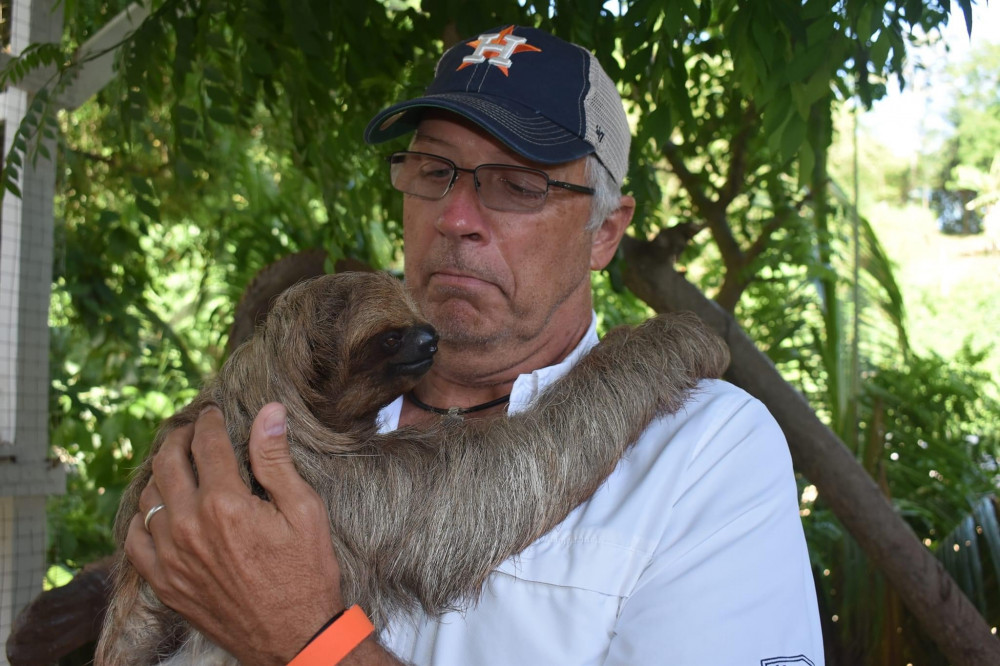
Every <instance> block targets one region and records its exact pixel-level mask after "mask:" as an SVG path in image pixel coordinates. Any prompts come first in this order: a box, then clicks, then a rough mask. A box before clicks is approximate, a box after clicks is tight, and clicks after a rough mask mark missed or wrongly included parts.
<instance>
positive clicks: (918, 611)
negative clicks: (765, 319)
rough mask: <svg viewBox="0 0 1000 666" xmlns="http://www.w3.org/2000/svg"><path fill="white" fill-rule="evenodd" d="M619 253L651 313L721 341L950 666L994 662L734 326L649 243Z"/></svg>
mask: <svg viewBox="0 0 1000 666" xmlns="http://www.w3.org/2000/svg"><path fill="white" fill-rule="evenodd" d="M623 246H624V250H625V257H626V261H625V270H624V278H625V284H626V285H627V286H628V287H629V289H631V290H632V292H633V293H635V294H636V296H638V297H639V298H641V299H642V300H644V301H645V302H646V303H647V304H649V306H650V307H652V308H653V309H654V310H656V311H657V312H670V311H677V310H690V311H693V312H695V313H696V314H697V315H698V316H699V317H701V318H702V319H703V320H704V321H705V322H706V323H707V324H708V325H710V326H711V327H712V328H713V329H715V330H716V331H717V332H718V333H719V334H720V335H722V337H723V338H724V339H725V340H726V343H727V344H728V345H729V348H730V350H731V352H732V358H733V361H732V364H731V365H730V368H729V371H728V372H727V379H729V380H730V381H732V382H733V383H734V384H736V385H737V386H740V387H741V388H743V389H744V390H746V391H747V392H748V393H750V394H751V395H753V396H754V397H756V398H757V399H759V400H760V401H761V402H763V403H764V404H765V405H766V406H767V408H768V409H769V410H770V411H771V413H772V414H773V415H774V417H775V419H777V421H778V424H779V425H780V426H781V429H782V430H783V431H784V433H785V437H786V438H787V439H788V446H789V449H790V450H791V453H792V459H793V461H794V463H795V467H796V468H797V469H798V470H799V471H800V472H802V473H803V474H804V475H805V476H806V478H808V479H809V481H810V482H811V483H813V484H814V485H815V486H816V488H817V490H818V491H819V493H820V495H821V496H822V497H823V498H824V500H825V501H826V502H827V503H828V504H829V506H830V507H831V508H832V509H833V512H834V513H835V514H836V516H837V517H838V518H839V519H840V521H841V522H842V523H843V524H844V526H845V527H846V528H847V529H848V530H849V531H850V533H851V534H852V535H853V536H854V538H855V540H857V542H858V544H859V545H860V546H861V548H863V549H864V551H865V553H867V555H868V557H869V558H871V560H872V562H873V563H874V564H875V566H877V567H878V568H879V570H881V571H882V573H883V574H884V575H885V577H886V580H887V581H888V582H889V584H890V585H892V587H893V588H894V589H895V590H896V593H897V594H898V595H899V597H900V598H901V599H902V600H903V603H904V604H905V605H906V607H907V608H908V609H909V610H910V612H911V613H913V615H914V616H915V617H916V618H917V620H918V621H919V622H920V625H921V626H922V627H923V629H924V631H926V632H927V634H928V635H929V636H930V637H931V638H932V639H933V640H934V642H935V643H937V645H938V647H939V648H940V649H941V651H942V652H943V653H944V654H945V655H946V656H947V657H948V659H949V660H950V661H951V663H952V664H954V665H955V666H966V665H968V666H972V665H975V666H979V665H982V666H992V665H996V664H1000V641H998V640H997V638H996V637H995V636H993V635H992V634H991V633H990V628H989V627H988V626H987V624H986V622H985V620H984V619H983V618H982V616H981V615H980V614H979V612H978V611H977V610H976V608H975V607H974V606H973V605H972V603H971V602H970V601H969V600H968V598H967V597H966V596H965V594H964V593H963V592H962V590H961V589H959V587H958V585H956V584H955V581H954V580H952V578H951V577H950V576H949V575H948V573H947V572H946V571H945V570H944V567H943V566H942V565H941V563H940V562H938V560H937V559H936V558H935V557H934V556H933V554H931V552H930V551H929V550H928V549H927V548H925V547H924V546H923V544H921V543H920V541H919V540H918V539H917V536H916V534H915V533H914V532H913V530H912V529H910V526H909V525H907V524H906V522H905V521H904V520H903V519H902V518H901V517H900V516H899V515H898V514H897V513H896V512H895V510H894V509H893V507H892V505H891V504H890V503H889V501H888V500H887V499H886V497H885V496H884V495H883V494H882V492H881V491H880V490H879V488H878V486H877V485H876V484H875V482H874V481H873V480H872V478H871V477H870V476H869V475H868V474H867V473H866V472H865V471H864V469H863V468H862V467H861V465H860V464H859V463H858V462H857V460H856V459H855V458H854V456H853V455H851V453H850V451H848V449H847V447H845V446H844V444H843V443H842V442H841V441H840V440H839V439H838V438H837V436H836V435H834V434H833V432H832V431H830V429H829V428H827V427H826V426H825V425H824V424H823V423H822V422H821V421H820V420H819V418H818V417H817V416H816V414H815V413H814V412H813V410H812V408H811V407H810V406H809V404H808V402H806V400H805V398H804V397H803V396H802V395H801V394H800V393H799V392H798V391H796V390H795V389H794V388H793V387H792V386H791V385H790V384H788V383H787V382H786V381H785V380H784V379H783V378H782V377H781V375H780V374H779V373H778V370H777V368H775V367H774V364H773V363H771V360H770V359H769V358H767V356H765V355H764V354H763V353H762V352H760V351H759V350H758V349H757V347H756V345H755V344H754V343H753V341H752V340H751V339H750V338H749V337H747V335H746V334H745V333H744V332H743V331H742V330H741V329H740V327H739V324H737V322H736V320H735V319H734V318H733V317H732V316H731V315H729V314H728V313H726V312H725V311H724V310H723V309H722V308H721V307H719V306H718V305H717V304H716V303H714V302H713V301H711V300H709V299H708V298H707V297H705V295H704V294H702V293H701V291H699V290H698V288H697V287H695V286H694V285H692V284H690V283H689V282H687V281H686V280H685V279H684V278H683V277H682V276H681V275H680V274H678V273H677V272H676V271H675V270H674V268H673V265H672V263H671V262H670V261H665V260H664V259H663V257H662V255H660V253H659V252H657V251H656V249H655V246H654V244H652V243H648V242H643V241H639V240H636V239H633V238H629V237H626V238H625V239H624V240H623Z"/></svg>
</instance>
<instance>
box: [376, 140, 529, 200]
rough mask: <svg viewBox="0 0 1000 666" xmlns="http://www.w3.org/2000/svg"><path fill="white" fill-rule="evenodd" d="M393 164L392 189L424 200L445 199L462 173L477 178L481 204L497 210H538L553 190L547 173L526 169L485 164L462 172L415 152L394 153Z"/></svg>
mask: <svg viewBox="0 0 1000 666" xmlns="http://www.w3.org/2000/svg"><path fill="white" fill-rule="evenodd" d="M389 164H390V179H391V181H392V186H393V187H394V188H396V189H397V190H399V191H400V192H403V193H404V194H411V195H413V196H417V197H421V198H423V199H431V200H437V199H440V198H442V197H443V196H444V195H446V194H447V193H448V191H449V190H450V189H451V188H452V186H453V185H454V184H455V181H456V180H457V179H458V174H459V173H460V172H461V173H470V174H472V175H473V178H474V179H475V184H476V191H477V192H478V193H479V199H480V201H482V202H483V205H484V206H486V207H487V208H491V209H493V210H500V211H528V210H538V209H539V208H541V207H542V205H543V204H544V203H545V196H546V194H547V193H548V190H549V183H548V180H549V179H548V176H547V175H546V174H545V173H543V172H541V171H536V170H534V169H528V168H525V167H516V166H506V165H494V164H483V165H480V166H478V167H476V168H475V169H460V168H458V167H457V166H456V165H455V164H454V163H452V162H451V161H449V160H446V159H444V158H442V157H437V156H435V155H427V154H424V153H415V152H401V153H394V154H393V155H392V156H391V157H390V158H389Z"/></svg>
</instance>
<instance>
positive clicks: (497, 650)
mask: <svg viewBox="0 0 1000 666" xmlns="http://www.w3.org/2000/svg"><path fill="white" fill-rule="evenodd" d="M595 344H597V333H596V327H595V324H594V323H592V325H591V328H590V330H589V331H588V333H587V335H586V336H585V337H584V339H583V341H581V343H580V345H578V347H577V348H576V349H575V350H574V351H573V352H572V353H571V354H570V356H569V357H567V359H566V360H564V361H563V362H561V363H559V364H557V365H554V366H550V367H547V368H541V369H539V370H536V371H535V372H533V373H531V374H528V375H522V376H520V377H519V378H518V379H517V381H516V382H515V383H514V387H513V390H512V393H511V405H510V409H511V410H512V411H513V410H520V409H525V408H527V407H528V406H529V405H530V403H531V401H532V400H533V399H534V397H535V396H536V395H537V394H538V392H539V391H541V390H543V389H544V388H545V387H546V386H548V385H549V384H551V383H552V382H554V381H556V380H557V379H559V378H560V377H561V376H562V375H563V374H565V373H566V372H567V371H568V370H569V368H570V367H572V365H573V364H574V363H576V361H577V360H578V359H579V358H580V357H581V356H582V355H583V354H584V353H586V351H587V350H589V349H590V347H592V346H593V345H595ZM401 408H402V399H401V398H400V399H398V400H397V401H395V402H394V403H392V404H391V405H389V406H388V407H386V408H385V409H384V410H383V412H382V414H381V415H380V419H381V423H382V425H383V427H384V428H385V429H393V428H395V427H397V425H398V423H399V414H400V410H401ZM596 408H601V407H600V406H595V409H596ZM381 640H382V643H383V644H384V645H385V646H386V647H387V648H388V649H390V650H391V651H392V652H393V653H394V654H396V655H397V656H398V657H400V658H401V659H403V660H404V661H408V662H410V663H413V664H420V665H424V664H427V665H436V666H446V665H447V666H453V665H475V666H484V665H487V664H496V665H501V664H511V665H515V666H540V665H547V664H553V665H560V666H562V665H567V666H577V665H580V666H583V665H595V666H596V665H598V664H603V665H611V664H616V665H617V664H667V665H670V666H727V665H729V664H732V665H733V666H737V665H742V666H747V665H752V666H758V665H760V666H817V665H821V664H823V663H824V661H823V640H822V635H821V632H820V625H819V614H818V610H817V605H816V594H815V588H814V585H813V578H812V574H811V571H810V566H809V556H808V552H807V550H806V544H805V538H804V536H803V533H802V525H801V522H800V519H799V506H798V497H797V490H796V485H795V480H794V477H793V473H792V464H791V457H790V455H789V452H788V447H787V444H786V442H785V439H784V436H783V435H782V433H781V430H780V429H779V428H778V425H777V423H776V422H775V421H774V419H773V417H772V416H771V415H770V413H769V412H768V411H767V409H766V408H765V407H764V406H763V405H762V404H761V403H760V402H759V401H757V400H756V399H754V398H753V397H751V396H750V395H748V394H747V393H745V392H744V391H742V390H741V389H739V388H736V387H735V386H732V385H731V384H728V383H726V382H723V381H719V380H705V381H702V382H701V383H700V385H699V387H698V389H697V391H696V392H695V394H694V395H693V396H692V397H691V399H690V400H689V401H688V403H687V404H686V406H685V407H684V408H683V409H682V410H681V411H680V412H679V413H677V414H674V415H671V416H667V417H664V418H661V419H658V420H656V421H654V422H653V423H652V424H651V425H650V426H649V427H648V428H647V429H646V431H645V432H644V433H643V435H642V436H641V438H640V439H639V441H638V443H637V444H636V445H635V446H634V447H633V448H632V449H630V450H629V452H628V453H626V455H625V457H623V458H622V460H621V461H620V463H619V464H618V466H617V468H616V469H615V471H614V472H613V473H612V474H611V476H609V477H608V479H607V480H606V481H605V483H604V484H603V485H602V486H601V487H600V488H599V489H598V490H597V492H595V493H594V495H593V496H592V497H591V498H590V499H589V500H587V501H586V502H584V503H583V504H581V505H580V506H578V507H577V508H576V509H574V510H573V511H572V512H571V513H570V514H569V516H568V517H567V518H566V519H565V520H564V521H563V522H562V523H561V524H560V525H558V526H557V527H556V528H555V529H553V530H552V531H551V532H549V533H548V534H546V535H545V536H543V537H542V538H541V539H539V540H538V541H536V542H535V543H533V544H532V545H531V546H529V547H528V548H527V549H526V550H524V551H523V552H522V553H521V554H520V555H518V556H515V557H512V558H511V559H509V560H507V561H506V562H504V563H503V564H502V565H501V566H500V567H498V568H497V570H496V571H495V572H494V574H493V575H492V576H491V578H490V580H489V581H488V582H487V585H486V588H485V589H484V591H483V595H482V597H481V599H480V600H479V602H478V604H476V605H475V606H473V607H471V608H468V609H465V610H464V611H462V612H452V613H447V614H445V615H444V616H442V617H440V618H433V617H426V616H421V617H418V618H417V619H416V620H410V619H399V620H397V621H396V622H393V623H391V624H390V626H389V628H388V629H387V630H386V631H384V632H383V634H382V636H381Z"/></svg>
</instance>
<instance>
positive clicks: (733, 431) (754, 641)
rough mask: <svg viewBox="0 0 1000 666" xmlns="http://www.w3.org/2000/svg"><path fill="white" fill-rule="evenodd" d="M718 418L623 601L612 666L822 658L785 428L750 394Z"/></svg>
mask: <svg viewBox="0 0 1000 666" xmlns="http://www.w3.org/2000/svg"><path fill="white" fill-rule="evenodd" d="M715 422H717V427H713V428H711V429H708V430H707V431H706V432H703V433H701V434H700V435H699V436H700V437H701V439H702V441H701V442H700V443H699V445H698V446H696V447H694V448H693V449H692V450H691V454H690V456H689V457H688V460H687V467H686V469H685V470H684V472H683V473H682V474H681V475H680V476H679V477H676V480H677V481H679V483H678V484H677V487H676V488H674V489H673V491H672V493H671V494H670V495H669V497H670V498H671V500H670V506H669V509H668V510H669V511H670V514H671V515H670V520H669V521H668V528H667V530H666V532H665V533H664V535H663V539H662V540H661V543H660V544H659V547H658V549H657V550H656V552H655V553H654V555H653V557H652V558H651V560H650V563H649V565H648V567H647V568H646V569H645V570H644V571H643V573H642V574H641V575H640V577H639V579H638V581H637V583H636V585H635V587H634V589H633V590H632V592H631V594H629V595H628V596H627V597H626V598H625V599H624V600H623V601H622V605H621V608H620V612H619V617H618V621H617V623H616V626H615V633H614V636H613V637H612V640H611V644H610V648H609V651H608V654H607V658H606V660H605V664H606V665H607V666H611V665H619V664H621V665H624V664H654V663H659V664H678V665H683V666H701V665H704V666H724V665H727V664H734V665H736V664H754V665H757V664H761V665H762V666H778V665H781V666H786V665H787V666H792V665H795V664H802V665H806V666H815V665H816V664H822V663H823V642H822V636H821V631H820V627H819V615H818V611H817V607H816V593H815V587H814V582H813V578H812V573H811V569H810V565H809V557H808V552H807V549H806V544H805V538H804V535H803V531H802V524H801V521H800V518H799V512H798V497H797V489H796V484H795V479H794V475H793V472H792V465H791V457H790V455H789V452H788V447H787V444H786V442H785V439H784V436H783V434H782V432H781V430H780V429H779V427H778V425H777V423H776V422H775V421H774V419H773V417H772V416H771V415H770V413H768V412H767V410H766V409H765V408H764V406H763V405H762V404H761V403H759V402H758V401H756V400H754V399H752V398H750V397H749V396H747V398H746V400H745V401H743V402H742V403H741V404H740V405H738V406H737V407H736V408H734V409H733V410H732V411H731V413H730V414H729V415H728V418H722V419H715ZM677 434H680V433H677ZM677 434H675V436H677ZM689 434H690V433H689Z"/></svg>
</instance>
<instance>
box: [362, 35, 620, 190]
mask: <svg viewBox="0 0 1000 666" xmlns="http://www.w3.org/2000/svg"><path fill="white" fill-rule="evenodd" d="M427 109H444V110H447V111H451V112H453V113H456V114H458V115H460V116H463V117H465V118H467V119H469V120H471V121H472V122H474V123H476V124H477V125H479V126H481V127H482V128H483V129H485V130H486V131H487V132H489V133H490V134H492V135H493V136H495V137H496V138H497V139H499V140H500V141H501V142H503V143H504V144H506V145H507V146H508V147H510V148H511V149H513V150H514V151H515V152H516V153H518V154H519V155H521V156H523V157H525V158H527V159H530V160H533V161H535V162H540V163H542V164H559V163H562V162H569V161H571V160H575V159H578V158H580V157H583V156H585V155H589V154H591V153H593V154H595V155H596V156H597V159H598V160H599V161H600V162H601V164H603V165H604V168H605V169H607V170H608V172H609V173H610V174H611V176H612V177H613V178H614V180H615V182H616V183H617V184H618V185H621V184H622V181H623V180H624V179H625V174H626V172H627V171H628V151H629V144H630V142H631V139H632V136H631V132H630V131H629V126H628V120H627V119H626V117H625V110H624V108H622V100H621V97H620V96H619V94H618V90H617V89H616V88H615V84H614V83H613V82H612V81H611V78H610V77H609V76H608V75H607V73H606V72H605V71H604V69H603V68H602V67H601V64H600V63H599V62H598V61H597V58H595V57H594V55H593V54H592V53H591V52H590V51H588V50H586V49H584V48H582V47H580V46H577V45H576V44H571V43H569V42H567V41H564V40H562V39H559V38H558V37H555V36H554V35H550V34H549V33H547V32H544V31H542V30H538V29H536V28H527V27H522V26H515V25H511V26H507V27H503V28H496V29H494V30H489V31H487V32H484V33H482V34H480V35H479V36H478V37H476V38H475V39H470V40H466V41H462V42H459V43H458V44H456V45H455V46H453V47H451V48H450V49H448V50H447V51H446V52H445V54H444V55H443V56H441V60H439V61H438V65H437V69H436V70H435V75H434V80H433V81H432V82H431V84H430V85H429V86H428V87H427V89H426V91H425V92H424V95H423V96H421V97H418V98H416V99H411V100H408V101H405V102H400V103H399V104H395V105H393V106H390V107H389V108H387V109H385V110H383V111H381V112H380V113H378V114H377V115H376V116H375V117H374V118H372V120H371V122H369V123H368V127H367V128H366V129H365V141H367V142H368V143H381V142H383V141H388V140H389V139H394V138H396V137H398V136H402V135H404V134H408V133H409V132H412V131H413V130H414V129H416V127H417V124H418V123H419V122H420V116H421V113H422V112H423V111H425V110H427Z"/></svg>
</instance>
